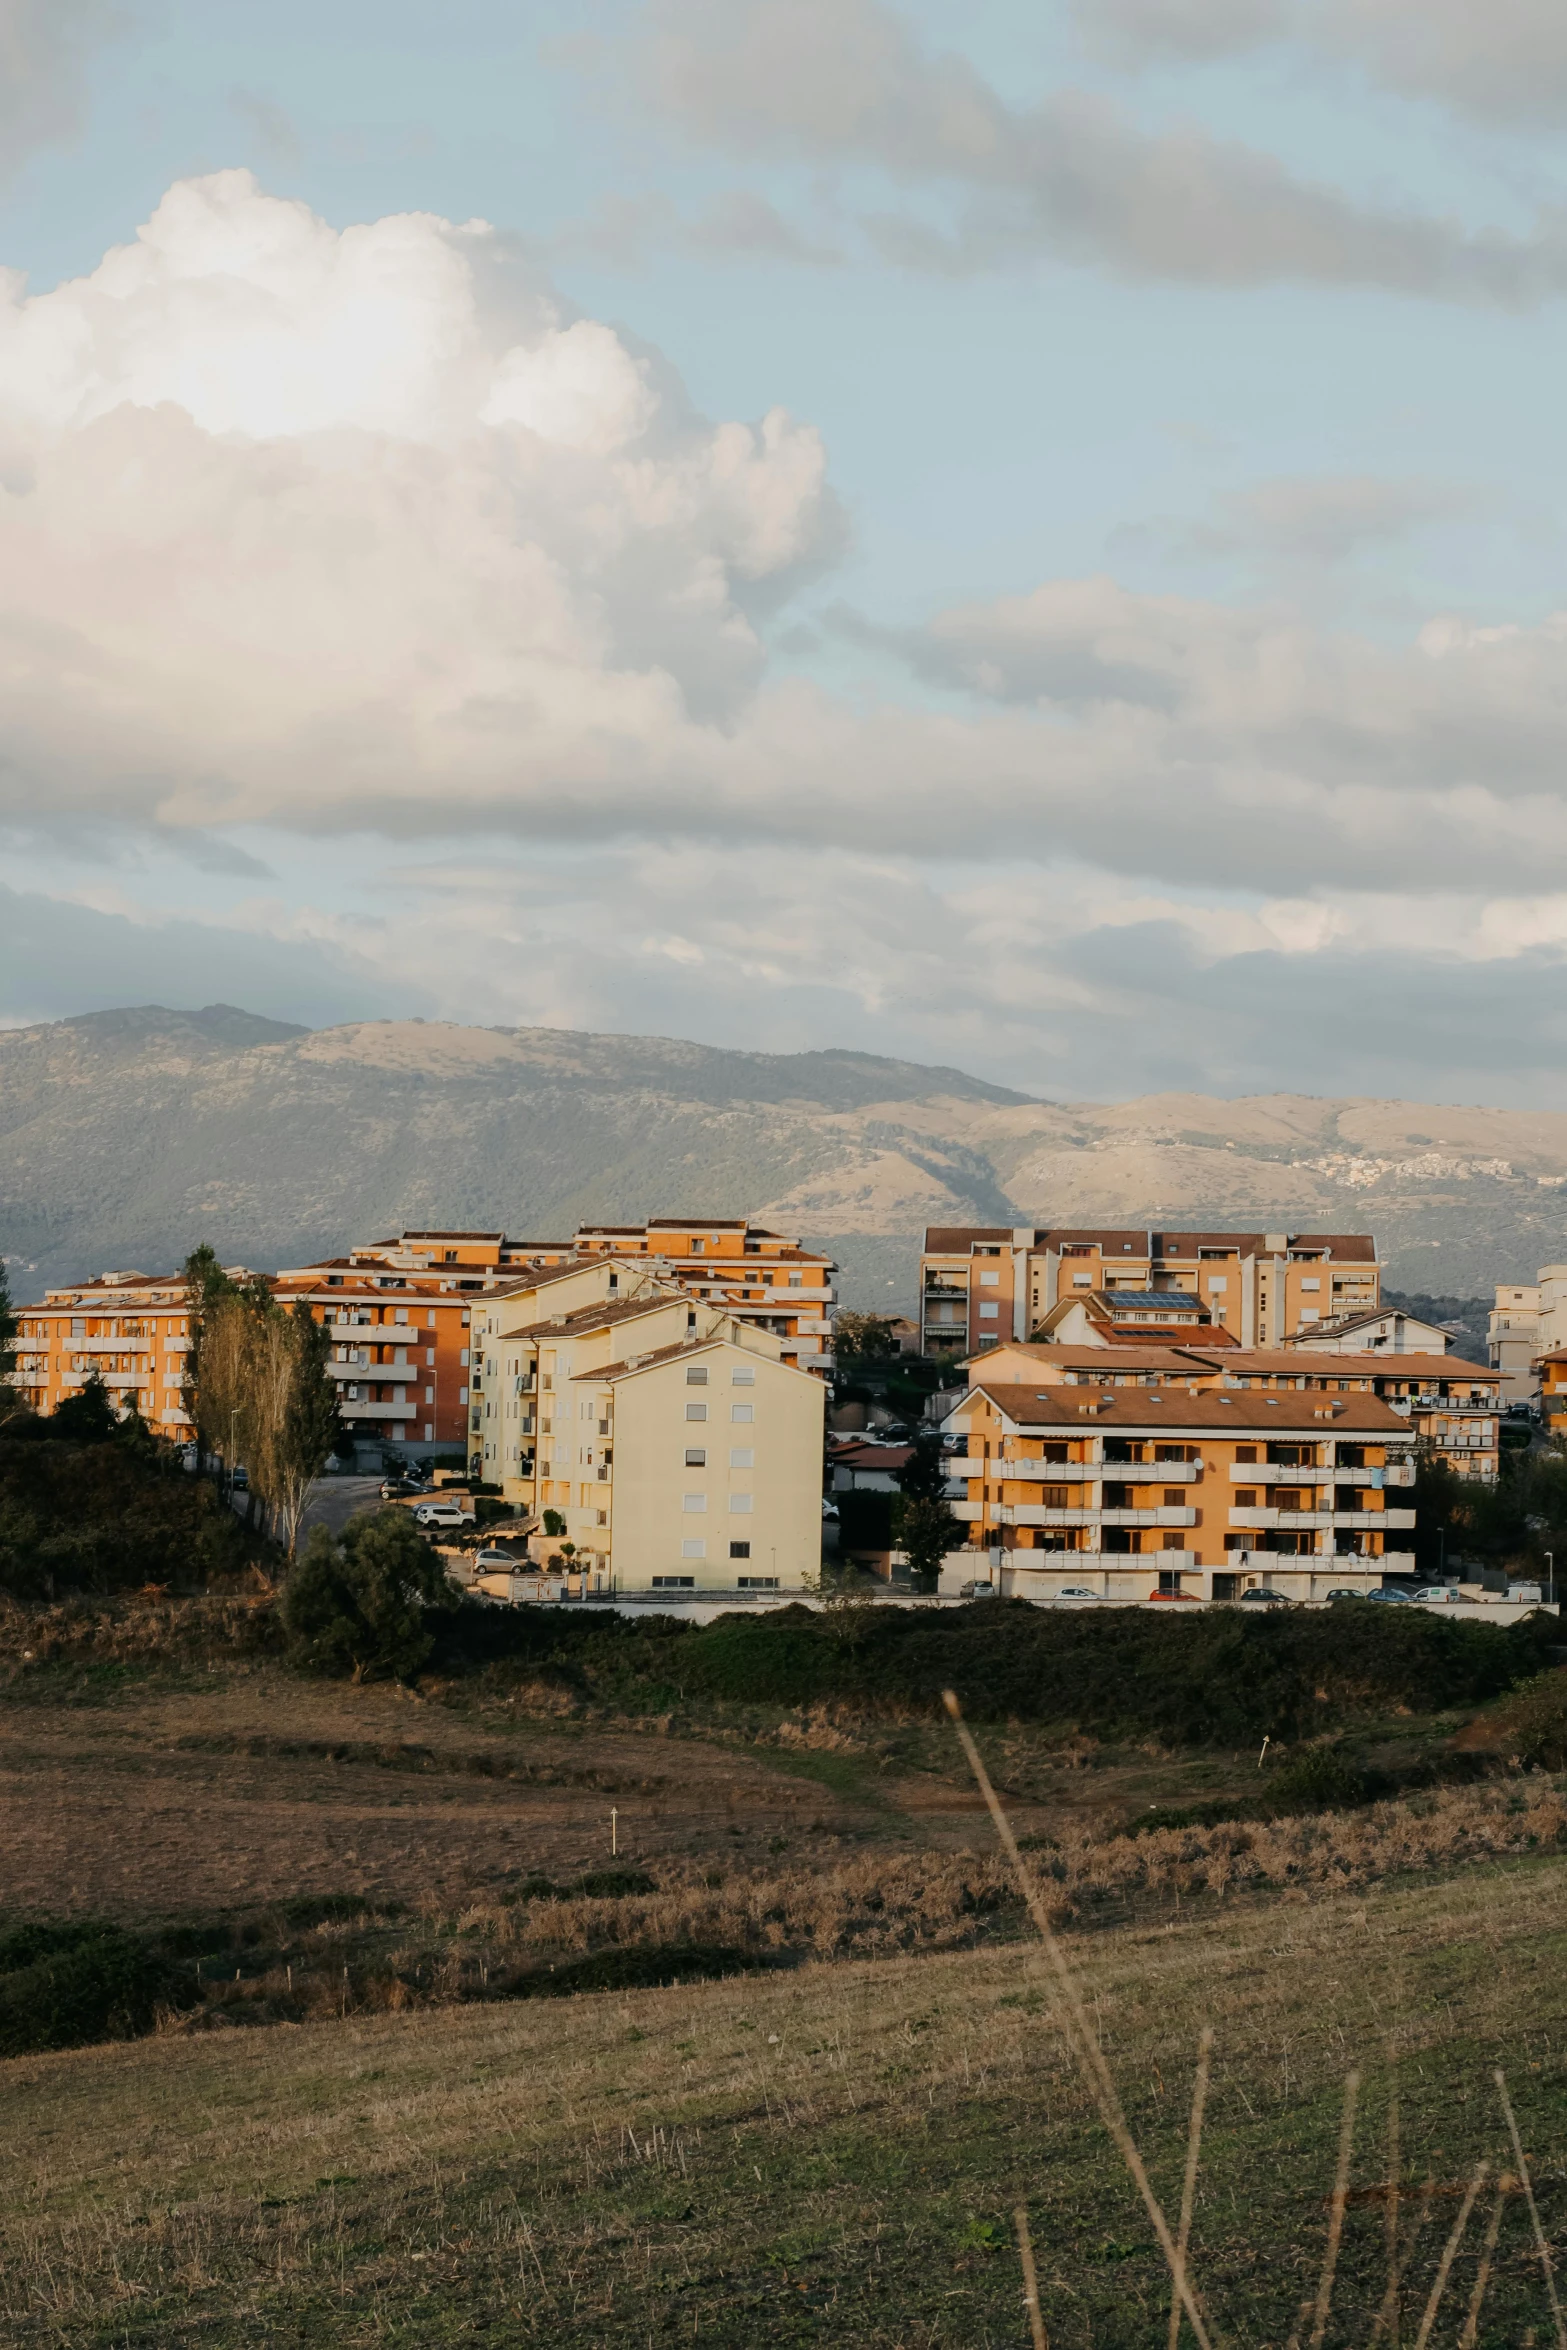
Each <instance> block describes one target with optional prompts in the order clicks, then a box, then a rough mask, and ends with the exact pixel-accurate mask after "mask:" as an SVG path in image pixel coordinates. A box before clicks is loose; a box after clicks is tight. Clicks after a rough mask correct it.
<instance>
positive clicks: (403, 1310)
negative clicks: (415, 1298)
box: [392, 1306, 408, 1322]
mask: <svg viewBox="0 0 1567 2350" xmlns="http://www.w3.org/2000/svg"><path fill="white" fill-rule="evenodd" d="M392 1319H393V1321H394V1322H406V1321H407V1319H408V1308H407V1307H406V1306H399V1307H398V1308H397V1311H396V1312H395V1313H394V1314H393V1316H392Z"/></svg>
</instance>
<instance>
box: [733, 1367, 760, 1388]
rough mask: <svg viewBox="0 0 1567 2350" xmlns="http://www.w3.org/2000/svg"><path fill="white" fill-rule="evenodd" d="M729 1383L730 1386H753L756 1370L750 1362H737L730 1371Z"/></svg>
mask: <svg viewBox="0 0 1567 2350" xmlns="http://www.w3.org/2000/svg"><path fill="white" fill-rule="evenodd" d="M729 1384H730V1386H731V1387H754V1386H755V1385H756V1372H755V1370H754V1369H753V1367H752V1365H751V1364H750V1363H737V1364H736V1365H735V1367H734V1370H733V1371H732V1372H731V1373H730V1379H729Z"/></svg>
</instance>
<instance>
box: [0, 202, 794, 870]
mask: <svg viewBox="0 0 1567 2350" xmlns="http://www.w3.org/2000/svg"><path fill="white" fill-rule="evenodd" d="M0 480H3V481H4V483H5V484H6V485H7V486H6V489H5V491H4V492H0V687H3V695H4V716H3V718H0V778H3V781H0V813H4V812H6V810H7V808H9V812H10V813H12V814H13V815H16V816H24V815H26V814H27V813H28V812H29V811H30V810H31V809H32V808H33V807H35V806H37V805H39V804H43V805H46V806H48V807H49V808H51V809H52V810H55V811H64V810H69V809H72V808H74V809H76V810H78V811H79V812H88V811H91V812H94V813H106V814H112V815H119V816H125V817H135V818H140V819H141V820H142V821H147V822H153V821H156V822H161V823H165V824H169V825H176V826H178V825H189V824H199V825H214V824H225V823H233V822H236V821H241V820H261V819H267V818H275V817H284V818H289V819H292V820H293V821H296V822H299V823H302V824H307V825H308V824H310V823H313V822H325V823H331V822H334V821H336V822H341V821H344V820H356V819H357V817H362V816H367V815H368V816H372V817H374V816H377V815H378V816H379V817H380V818H382V819H383V820H384V821H385V822H387V823H388V824H392V825H395V824H397V823H399V822H402V823H406V824H408V825H412V826H415V827H422V826H426V825H428V823H429V822H430V821H431V818H432V815H439V816H440V817H441V819H442V820H443V821H454V820H455V821H458V822H460V821H462V820H463V818H464V816H465V814H469V813H472V812H473V811H475V810H478V811H482V812H483V813H484V814H485V816H486V818H487V819H488V820H494V819H495V818H497V817H499V818H501V819H502V820H512V819H515V820H518V821H524V820H536V819H537V815H538V812H539V810H540V809H541V807H542V808H543V809H544V811H545V821H546V822H561V821H565V820H566V811H567V810H568V809H569V808H570V806H571V804H572V801H573V795H574V794H582V795H586V796H588V797H591V796H593V795H594V794H596V793H608V794H611V795H614V796H615V797H616V798H617V799H618V800H619V801H620V803H622V805H623V806H630V805H635V804H636V803H637V802H638V800H639V799H640V798H642V797H645V794H646V789H647V786H648V784H649V781H650V780H651V779H655V778H657V777H659V776H661V775H663V774H664V773H665V772H667V771H671V770H673V771H679V770H681V769H683V768H685V767H687V766H688V765H689V764H690V763H691V761H692V759H693V757H694V756H695V755H696V754H698V753H700V752H701V750H702V746H703V743H704V741H706V740H707V735H708V734H710V733H711V730H712V729H714V728H716V727H719V726H721V725H722V724H723V723H724V722H725V721H726V720H727V719H729V718H732V716H733V714H734V713H735V712H736V710H737V709H738V708H740V707H742V706H744V705H745V704H746V702H747V701H748V699H749V697H750V695H751V693H752V691H753V689H754V687H755V684H756V682H757V679H758V677H759V674H760V670H761V665H762V645H761V638H760V634H759V628H760V624H761V622H762V620H763V619H764V618H765V616H766V614H767V613H768V611H769V610H770V609H771V607H772V606H773V605H774V604H775V603H776V602H777V601H778V600H779V599H780V597H781V596H783V595H784V594H786V593H787V592H788V590H789V588H790V587H791V586H792V585H794V584H797V583H798V581H799V580H800V578H801V577H803V576H806V575H808V574H809V572H810V570H811V569H812V568H813V567H814V566H815V565H817V564H819V563H820V562H821V561H822V560H823V559H825V557H826V556H827V555H829V554H830V553H831V552H832V550H833V549H834V548H835V546H836V544H837V542H838V537H839V528H840V526H839V523H838V518H837V513H836V509H835V507H834V504H833V501H832V498H831V495H830V493H829V491H828V489H827V486H826V481H825V458H824V452H823V449H822V445H821V441H820V439H819V437H818V435H817V434H816V433H815V432H814V431H812V430H811V429H810V428H809V427H808V426H804V425H800V424H797V423H795V422H794V421H793V420H792V419H791V418H790V417H789V416H787V415H786V414H785V413H784V412H783V411H782V410H781V409H775V410H773V411H772V412H771V413H769V414H768V415H767V416H765V417H764V418H762V420H761V421H760V422H759V423H757V424H755V425H752V424H745V423H740V422H724V423H719V424H712V423H709V422H707V421H706V420H705V419H703V418H701V417H698V416H696V415H695V414H694V413H693V412H692V411H691V409H690V406H689V403H688V402H687V401H686V399H685V395H684V393H683V392H682V390H681V388H680V386H679V384H678V381H677V380H676V379H675V378H674V376H673V374H672V371H671V370H670V369H669V368H668V366H667V365H666V364H665V363H664V362H663V361H662V359H661V358H660V357H659V355H658V354H657V353H656V352H651V351H648V350H646V349H644V348H642V347H640V346H636V345H634V344H633V343H632V342H631V341H630V340H629V339H628V338H626V337H625V336H623V335H621V334H619V333H617V332H616V331H615V330H614V329H613V328H612V327H610V326H609V325H607V324H604V323H603V322H601V321H598V320H594V319H588V318H581V317H575V316H573V315H572V314H571V313H570V312H569V311H568V309H567V308H566V306H565V305H564V304H563V303H562V302H561V301H560V300H559V299H558V297H556V296H555V295H554V294H553V293H552V292H551V291H550V289H549V288H548V287H547V286H546V285H544V284H543V283H542V282H541V281H540V280H539V279H538V277H537V274H536V273H535V272H532V271H531V270H530V269H529V267H528V265H527V264H525V262H524V261H523V260H522V259H521V257H520V256H519V255H518V254H517V252H516V251H515V250H514V249H512V248H510V247H508V246H507V245H506V244H505V242H504V241H503V240H502V239H500V238H499V237H497V236H496V235H495V233H494V232H493V231H492V230H491V229H489V228H488V227H486V226H485V225H484V224H483V223H482V222H469V223H468V224H466V225H465V226H462V227H454V226H453V225H452V224H450V223H448V222H446V221H443V220H439V219H436V218H434V217H433V216H431V215H428V214H408V215H403V216H400V217H395V218H391V219H386V220H381V221H376V222H373V223H370V224H368V225H365V226H361V227H354V228H349V229H346V230H343V231H342V232H338V231H336V230H334V229H331V228H329V227H328V226H327V225H326V223H325V222H323V221H321V220H319V219H317V218H315V217H314V216H313V215H312V214H311V213H310V212H309V211H308V210H307V208H306V207H305V206H303V205H301V204H297V203H287V202H282V201H279V200H277V199H275V198H272V197H270V196H267V195H265V194H263V193H262V191H261V190H260V189H259V188H258V187H257V185H256V183H255V182H254V180H253V179H252V178H251V177H250V175H249V174H248V173H245V172H224V173H219V174H216V175H214V176H213V177H211V178H208V179H203V180H197V181H188V182H184V183H181V184H180V185H178V186H176V187H175V188H173V189H172V190H171V191H170V192H169V194H168V195H167V196H166V197H165V198H164V200H163V202H162V203H161V204H160V205H159V207H158V209H157V211H156V212H155V214H154V215H153V217H152V219H151V220H150V221H149V222H148V223H147V224H146V226H145V227H144V228H143V229H142V230H141V231H140V232H139V234H138V235H137V237H136V239H135V241H134V242H133V243H131V244H129V245H126V246H123V247H120V248H118V249H117V250H115V251H114V252H112V253H110V254H109V255H107V256H106V258H105V260H104V261H103V263H102V264H101V266H100V267H99V268H98V269H97V270H95V271H94V272H93V273H92V274H91V275H90V276H88V277H85V278H82V279H79V280H76V281H74V282H72V283H70V284H67V285H64V286H61V287H59V288H58V289H57V290H55V291H54V292H52V293H49V294H44V295H40V296H36V297H32V298H28V297H27V296H25V294H24V293H23V291H22V289H21V286H20V284H19V283H15V282H13V283H12V284H11V285H10V286H9V287H3V286H0ZM704 730H706V733H705V732H704ZM712 739H713V741H714V742H715V743H716V741H717V740H719V739H720V738H719V737H717V736H716V735H715V736H713V737H712ZM708 755H711V754H710V753H709V754H708Z"/></svg>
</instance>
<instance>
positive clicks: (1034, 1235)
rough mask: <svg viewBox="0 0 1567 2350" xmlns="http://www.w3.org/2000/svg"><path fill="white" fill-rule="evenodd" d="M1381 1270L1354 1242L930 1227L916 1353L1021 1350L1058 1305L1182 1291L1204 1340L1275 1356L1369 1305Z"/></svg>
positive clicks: (1266, 1235)
mask: <svg viewBox="0 0 1567 2350" xmlns="http://www.w3.org/2000/svg"><path fill="white" fill-rule="evenodd" d="M1381 1270H1382V1269H1381V1266H1380V1264H1379V1262H1378V1260H1377V1253H1376V1244H1375V1242H1374V1241H1373V1240H1372V1239H1371V1237H1370V1236H1369V1234H1366V1233H1342V1232H1340V1233H1320V1232H1318V1233H1312V1232H1295V1233H1290V1232H1155V1231H1151V1230H1133V1229H1125V1230H1122V1229H1117V1230H1108V1229H1107V1230H1102V1231H1101V1230H1086V1229H1084V1230H1078V1229H1067V1228H1064V1227H1063V1228H1060V1229H1056V1228H1050V1229H1040V1228H1038V1227H1035V1226H1033V1225H1025V1226H1021V1227H1018V1228H1015V1229H1012V1230H1008V1229H1006V1228H1005V1227H1002V1226H979V1225H973V1226H969V1225H956V1226H955V1225H933V1226H931V1227H930V1228H929V1230H927V1232H926V1234H925V1244H924V1248H923V1250H922V1252H921V1257H920V1316H921V1323H920V1326H921V1331H922V1333H923V1338H924V1343H925V1346H926V1349H927V1351H935V1350H938V1349H940V1348H945V1347H956V1348H959V1349H961V1351H962V1352H963V1353H964V1354H977V1353H978V1352H979V1350H980V1349H981V1348H982V1347H986V1346H990V1345H993V1344H995V1343H996V1342H997V1341H998V1340H1000V1339H1003V1338H1021V1339H1026V1338H1029V1337H1031V1336H1033V1335H1034V1334H1035V1332H1036V1330H1038V1328H1039V1326H1040V1325H1041V1324H1042V1323H1044V1322H1045V1321H1046V1320H1047V1319H1049V1317H1050V1316H1051V1315H1052V1314H1053V1312H1054V1311H1055V1309H1056V1308H1057V1307H1058V1306H1059V1305H1060V1303H1061V1301H1062V1300H1063V1299H1064V1298H1071V1297H1083V1296H1086V1295H1093V1294H1095V1293H1097V1294H1098V1295H1099V1296H1101V1297H1108V1296H1110V1295H1111V1294H1112V1293H1115V1292H1118V1291H1121V1290H1148V1289H1173V1290H1184V1291H1186V1292H1188V1293H1189V1294H1190V1295H1191V1296H1192V1297H1194V1298H1195V1299H1197V1300H1198V1301H1199V1303H1200V1305H1202V1306H1203V1307H1205V1308H1206V1309H1207V1313H1208V1316H1209V1318H1210V1320H1211V1323H1212V1326H1213V1329H1214V1331H1215V1333H1218V1332H1221V1331H1222V1332H1224V1333H1227V1335H1228V1336H1229V1337H1230V1338H1231V1339H1232V1340H1233V1341H1234V1342H1235V1343H1236V1344H1238V1345H1240V1346H1277V1345H1279V1344H1281V1343H1282V1342H1283V1341H1284V1340H1285V1339H1286V1338H1289V1337H1292V1336H1293V1335H1294V1334H1295V1333H1296V1332H1297V1331H1299V1330H1303V1329H1310V1328H1312V1327H1315V1326H1316V1325H1319V1324H1323V1323H1328V1322H1331V1321H1334V1320H1336V1319H1338V1318H1339V1317H1340V1316H1343V1315H1345V1314H1349V1313H1359V1312H1362V1311H1364V1310H1366V1309H1368V1308H1370V1307H1373V1306H1375V1305H1377V1304H1378V1303H1379V1302H1380V1298H1381Z"/></svg>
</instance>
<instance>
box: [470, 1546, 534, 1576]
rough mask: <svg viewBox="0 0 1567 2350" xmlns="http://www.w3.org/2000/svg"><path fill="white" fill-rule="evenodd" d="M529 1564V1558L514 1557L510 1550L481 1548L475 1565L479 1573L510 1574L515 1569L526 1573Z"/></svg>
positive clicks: (475, 1570)
mask: <svg viewBox="0 0 1567 2350" xmlns="http://www.w3.org/2000/svg"><path fill="white" fill-rule="evenodd" d="M529 1564H530V1562H529V1561H528V1560H527V1559H514V1558H513V1557H512V1555H511V1552H510V1551H509V1550H481V1551H480V1552H479V1553H478V1555H477V1557H476V1558H475V1559H474V1562H473V1567H474V1573H475V1574H477V1575H509V1574H511V1573H512V1571H513V1570H514V1569H517V1570H520V1571H521V1572H522V1573H524V1574H525V1573H526V1572H527V1570H528V1567H529Z"/></svg>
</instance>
